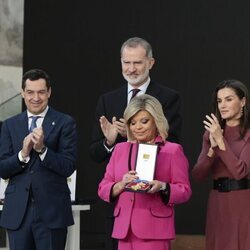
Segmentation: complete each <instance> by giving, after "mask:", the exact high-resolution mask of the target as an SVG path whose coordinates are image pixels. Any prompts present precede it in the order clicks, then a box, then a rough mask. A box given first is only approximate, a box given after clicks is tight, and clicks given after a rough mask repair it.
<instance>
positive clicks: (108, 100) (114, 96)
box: [90, 81, 181, 162]
mask: <svg viewBox="0 0 250 250" xmlns="http://www.w3.org/2000/svg"><path fill="white" fill-rule="evenodd" d="M127 93H128V87H127V84H124V85H123V86H122V87H120V88H118V89H116V90H114V91H111V92H108V93H106V94H104V95H102V96H100V98H99V101H98V103H97V107H96V114H95V121H94V125H93V131H92V141H91V144H90V155H91V158H92V159H93V160H95V161H96V162H103V161H105V160H108V159H109V157H110V155H111V154H109V153H108V152H107V151H106V150H105V148H104V146H103V140H104V135H103V133H102V130H101V128H100V122H99V118H100V117H101V116H102V115H104V116H106V118H107V119H108V120H109V121H110V122H111V121H112V117H113V116H116V118H117V119H119V118H122V117H123V113H124V110H125V108H126V107H127ZM146 94H148V95H152V96H154V97H155V98H156V99H158V101H159V102H160V103H161V105H162V108H163V112H164V114H165V116H166V118H167V120H168V123H169V126H170V130H169V137H168V140H169V141H172V142H179V140H180V133H181V115H180V96H179V94H178V93H177V92H176V91H174V90H172V89H170V88H167V87H165V86H163V85H160V84H157V83H154V82H152V81H150V84H149V86H148V88H147V90H146ZM126 140H127V139H126V138H123V137H121V136H118V138H117V140H116V143H118V142H123V141H126Z"/></svg>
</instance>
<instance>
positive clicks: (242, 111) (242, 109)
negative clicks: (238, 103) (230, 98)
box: [240, 106, 244, 114]
mask: <svg viewBox="0 0 250 250" xmlns="http://www.w3.org/2000/svg"><path fill="white" fill-rule="evenodd" d="M240 112H241V114H243V113H244V106H243V107H241V110H240Z"/></svg>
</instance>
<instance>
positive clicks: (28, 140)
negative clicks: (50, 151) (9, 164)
mask: <svg viewBox="0 0 250 250" xmlns="http://www.w3.org/2000/svg"><path fill="white" fill-rule="evenodd" d="M32 136H33V135H32V133H30V134H28V135H27V136H26V137H25V138H24V140H23V148H22V150H21V155H22V157H23V158H26V157H28V156H29V154H30V151H31V150H32V148H33V145H34V142H33V140H32Z"/></svg>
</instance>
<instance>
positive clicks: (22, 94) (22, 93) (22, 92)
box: [21, 89, 24, 98]
mask: <svg viewBox="0 0 250 250" xmlns="http://www.w3.org/2000/svg"><path fill="white" fill-rule="evenodd" d="M21 96H22V98H24V91H23V89H22V91H21Z"/></svg>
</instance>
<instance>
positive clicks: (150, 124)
mask: <svg viewBox="0 0 250 250" xmlns="http://www.w3.org/2000/svg"><path fill="white" fill-rule="evenodd" d="M129 128H130V131H131V132H132V134H133V136H134V137H135V139H136V140H137V141H138V142H142V143H152V142H153V140H154V139H155V137H156V136H157V134H158V133H157V128H156V125H155V121H154V118H153V116H152V115H151V114H150V113H149V112H147V111H145V110H142V111H139V112H138V113H136V114H135V115H134V116H133V117H132V119H131V121H130V124H129Z"/></svg>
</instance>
